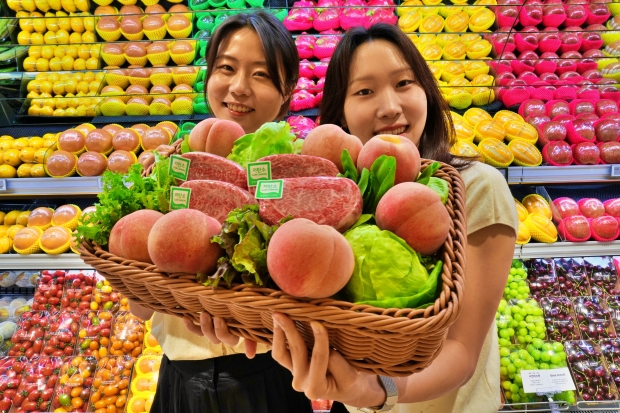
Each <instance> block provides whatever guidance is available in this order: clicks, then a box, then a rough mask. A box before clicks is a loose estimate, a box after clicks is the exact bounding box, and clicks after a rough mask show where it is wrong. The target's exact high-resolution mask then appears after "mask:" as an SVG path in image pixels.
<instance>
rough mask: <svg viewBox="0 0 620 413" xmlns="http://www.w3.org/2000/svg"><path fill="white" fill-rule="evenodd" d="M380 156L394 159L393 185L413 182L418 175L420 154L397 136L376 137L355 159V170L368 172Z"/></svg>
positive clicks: (409, 142) (405, 140)
mask: <svg viewBox="0 0 620 413" xmlns="http://www.w3.org/2000/svg"><path fill="white" fill-rule="evenodd" d="M381 155H388V156H393V157H394V158H396V178H395V180H394V184H395V185H398V184H400V183H403V182H413V181H415V180H416V178H417V177H418V174H419V173H420V168H421V167H422V166H421V164H420V152H419V151H418V148H417V147H416V146H415V144H414V143H413V142H411V141H410V140H409V139H407V138H403V137H402V136H398V135H377V136H375V137H373V138H371V139H370V140H369V141H368V142H366V145H364V147H363V148H362V151H361V152H360V155H359V157H358V158H357V170H358V171H360V172H362V169H364V168H366V169H368V170H370V167H371V166H372V163H373V162H374V161H375V160H376V159H377V158H378V157H379V156H381Z"/></svg>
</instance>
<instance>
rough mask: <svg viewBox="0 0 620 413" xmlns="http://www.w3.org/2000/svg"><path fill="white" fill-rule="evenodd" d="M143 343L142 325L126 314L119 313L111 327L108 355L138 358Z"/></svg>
mask: <svg viewBox="0 0 620 413" xmlns="http://www.w3.org/2000/svg"><path fill="white" fill-rule="evenodd" d="M143 343H144V323H143V322H142V321H140V319H138V318H137V317H135V316H134V315H132V314H131V313H127V312H119V313H118V314H117V315H116V317H115V318H114V323H113V325H112V337H111V338H110V349H109V351H110V355H112V356H124V355H130V356H132V357H138V356H139V355H140V354H141V353H142V346H143Z"/></svg>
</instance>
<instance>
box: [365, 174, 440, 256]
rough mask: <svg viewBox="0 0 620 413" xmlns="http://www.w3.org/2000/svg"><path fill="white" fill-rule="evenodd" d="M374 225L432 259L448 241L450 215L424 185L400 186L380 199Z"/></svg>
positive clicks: (436, 196)
mask: <svg viewBox="0 0 620 413" xmlns="http://www.w3.org/2000/svg"><path fill="white" fill-rule="evenodd" d="M375 217H376V220H377V225H378V226H379V228H381V229H383V230H388V231H392V232H393V233H394V234H396V235H398V236H399V237H401V238H402V239H403V240H405V242H406V243H407V244H408V245H409V246H410V247H411V248H413V249H414V250H416V251H417V252H419V253H420V254H422V255H432V254H434V253H435V252H437V250H438V249H439V248H441V246H442V245H443V243H444V241H445V240H446V238H447V237H448V232H449V231H450V214H448V211H447V210H446V207H445V206H444V205H443V204H442V203H441V199H440V198H439V195H437V193H436V192H435V191H433V190H432V189H430V188H429V187H427V186H426V185H422V184H418V183H416V182H403V183H401V184H398V185H395V186H394V187H392V188H391V189H390V190H389V191H387V192H386V193H385V195H383V198H381V201H379V204H378V205H377V210H376V213H375Z"/></svg>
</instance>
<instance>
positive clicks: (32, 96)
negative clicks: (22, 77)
mask: <svg viewBox="0 0 620 413" xmlns="http://www.w3.org/2000/svg"><path fill="white" fill-rule="evenodd" d="M38 97H39V94H38V93H37V92H28V94H27V95H26V99H36V98H38Z"/></svg>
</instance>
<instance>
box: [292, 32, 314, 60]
mask: <svg viewBox="0 0 620 413" xmlns="http://www.w3.org/2000/svg"><path fill="white" fill-rule="evenodd" d="M315 43H316V38H315V37H314V36H309V35H307V34H306V33H302V35H301V36H297V39H295V45H296V46H297V53H299V58H300V59H310V58H312V57H314V45H315Z"/></svg>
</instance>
